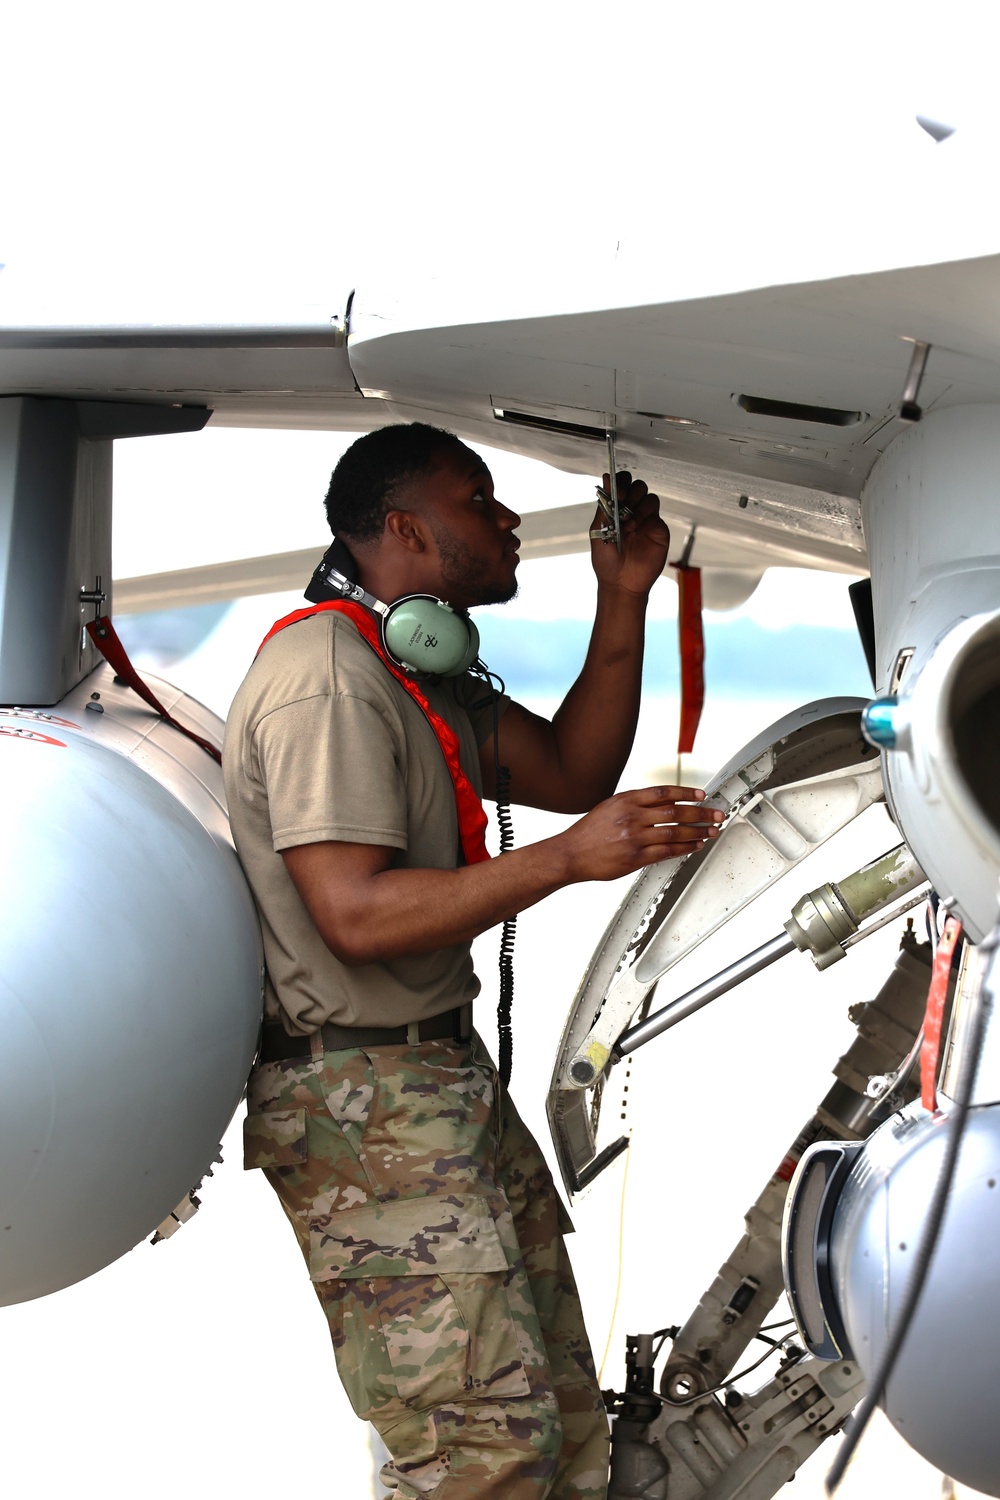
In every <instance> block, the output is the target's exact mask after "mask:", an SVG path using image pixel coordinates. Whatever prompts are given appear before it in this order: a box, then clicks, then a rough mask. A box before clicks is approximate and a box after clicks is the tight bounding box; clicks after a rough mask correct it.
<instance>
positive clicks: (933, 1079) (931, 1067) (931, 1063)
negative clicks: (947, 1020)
mask: <svg viewBox="0 0 1000 1500" xmlns="http://www.w3.org/2000/svg"><path fill="white" fill-rule="evenodd" d="M961 935H962V924H961V922H960V921H959V920H958V918H957V917H949V918H948V920H947V922H945V924H944V932H943V933H942V934H941V939H940V941H939V943H938V945H937V948H936V949H935V950H934V968H933V969H932V970H931V987H930V992H929V993H928V996H927V1010H926V1011H925V1013H924V1040H923V1043H922V1045H921V1048H920V1102H921V1104H922V1105H923V1106H924V1109H930V1110H934V1109H937V1073H938V1054H939V1052H940V1050H941V1022H942V1019H943V1017H944V1003H945V1000H946V999H947V998H948V979H949V976H950V974H951V960H952V957H953V956H954V953H955V945H956V943H957V942H958V940H959V938H960V937H961Z"/></svg>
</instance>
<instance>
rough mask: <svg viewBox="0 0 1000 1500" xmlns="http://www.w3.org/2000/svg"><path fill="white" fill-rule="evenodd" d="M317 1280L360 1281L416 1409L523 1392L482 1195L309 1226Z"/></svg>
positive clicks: (393, 1367) (500, 1265)
mask: <svg viewBox="0 0 1000 1500" xmlns="http://www.w3.org/2000/svg"><path fill="white" fill-rule="evenodd" d="M310 1274H311V1275H312V1278H313V1280H314V1281H315V1282H317V1283H320V1284H322V1283H324V1282H329V1281H333V1280H338V1281H341V1282H344V1281H363V1282H364V1283H365V1286H366V1290H367V1291H368V1293H369V1295H370V1302H369V1306H370V1309H371V1311H372V1312H375V1311H376V1310H377V1326H373V1327H372V1329H371V1332H372V1333H373V1334H374V1335H375V1336H376V1337H377V1335H378V1333H379V1332H380V1333H381V1336H382V1341H383V1343H384V1348H385V1356H386V1361H387V1365H388V1369H389V1371H390V1372H391V1378H392V1382H393V1384H394V1385H395V1387H396V1392H397V1394H398V1396H399V1399H400V1400H401V1401H402V1402H404V1403H405V1404H406V1405H407V1406H410V1407H414V1408H417V1409H424V1408H427V1407H433V1406H439V1405H441V1404H443V1403H447V1402H453V1401H462V1402H468V1401H469V1400H475V1399H480V1398H484V1397H485V1398H486V1399H496V1400H499V1399H504V1398H511V1397H518V1396H525V1395H527V1394H528V1393H529V1390H530V1385H529V1381H528V1377H527V1374H526V1372H525V1369H524V1365H523V1363H522V1359H521V1351H520V1347H519V1344H518V1339H517V1333H516V1330H515V1328H514V1323H513V1319H512V1317H511V1310H510V1304H509V1302H508V1298H507V1291H506V1287H505V1284H504V1283H505V1281H506V1279H507V1259H506V1256H505V1255H504V1252H503V1246H502V1245H501V1243H500V1238H499V1236H498V1234H497V1230H496V1226H495V1224H494V1222H493V1219H492V1217H491V1215H490V1211H489V1207H488V1205H487V1204H486V1203H485V1202H484V1200H483V1199H481V1198H474V1197H469V1198H461V1197H457V1196H451V1195H448V1196H447V1197H445V1196H443V1195H442V1196H435V1197H432V1198H404V1199H398V1200H396V1201H395V1202H392V1203H372V1204H366V1205H365V1206H364V1207H363V1208H354V1209H345V1210H343V1211H342V1212H341V1213H335V1214H332V1215H330V1218H329V1220H328V1221H327V1222H326V1223H325V1224H323V1225H322V1226H317V1225H314V1226H313V1228H312V1231H311V1242H310Z"/></svg>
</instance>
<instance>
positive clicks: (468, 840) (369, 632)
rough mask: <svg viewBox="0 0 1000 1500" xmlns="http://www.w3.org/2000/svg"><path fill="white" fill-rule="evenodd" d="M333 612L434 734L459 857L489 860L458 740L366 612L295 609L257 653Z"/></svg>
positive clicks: (483, 821)
mask: <svg viewBox="0 0 1000 1500" xmlns="http://www.w3.org/2000/svg"><path fill="white" fill-rule="evenodd" d="M327 609H336V610H339V612H340V613H341V614H344V615H347V616H348V618H349V619H350V620H352V621H353V622H354V624H355V625H356V626H357V628H358V630H359V632H360V633H361V635H363V636H364V638H365V640H366V641H367V642H368V644H369V646H371V648H372V650H373V651H374V652H375V653H376V655H377V656H378V657H379V658H380V659H381V661H382V662H383V664H384V665H385V667H386V669H387V670H388V671H390V672H391V673H392V675H393V677H395V679H396V681H397V682H399V683H400V684H401V685H402V686H403V687H404V688H405V689H406V691H407V692H408V693H409V695H410V697H411V698H412V699H413V701H414V703H416V704H417V706H418V707H419V708H420V710H421V711H422V713H423V715H424V718H425V719H426V720H427V722H428V724H429V725H430V726H431V728H432V729H433V731H434V737H435V739H436V740H437V742H438V744H439V745H440V746H441V753H442V754H443V755H444V759H445V764H446V765H447V767H448V774H449V775H450V776H451V781H452V786H453V787H454V788H455V808H456V811H457V813H458V832H459V836H460V838H461V840H462V853H463V854H464V855H465V862H466V864H467V865H476V864H479V863H480V862H481V861H482V860H484V859H489V857H490V855H489V850H488V849H487V848H486V826H487V821H488V820H487V817H486V811H485V809H484V807H483V804H482V802H481V801H480V800H479V798H478V797H477V795H476V792H475V788H474V787H473V785H472V783H471V781H470V780H469V778H468V776H466V774H465V772H464V771H463V770H462V765H461V761H460V760H459V754H458V736H457V735H456V733H455V731H454V730H453V729H452V727H451V725H450V724H446V723H445V721H444V719H442V717H441V715H440V714H436V713H435V712H434V710H433V709H432V708H431V706H430V704H429V703H428V701H427V699H426V698H425V697H424V695H423V693H422V692H421V691H420V689H419V687H418V686H417V684H416V683H415V682H414V681H413V680H412V679H411V678H409V677H407V676H406V675H405V673H403V672H401V671H400V670H399V668H398V667H397V666H395V665H394V664H393V663H392V662H391V661H389V659H388V657H387V656H386V655H385V652H384V651H383V650H382V642H381V639H380V638H379V629H378V626H377V625H376V623H375V621H374V619H373V618H372V616H371V613H370V611H369V610H367V609H365V608H364V606H363V605H361V604H355V603H353V602H352V601H351V600H349V599H330V600H327V601H326V603H324V604H314V605H312V606H311V608H309V609H297V610H295V611H294V613H293V614H290V615H286V616H285V618H284V619H283V620H279V621H278V622H277V624H276V625H273V626H272V627H271V629H270V630H269V631H268V633H267V635H266V636H265V637H264V639H263V640H262V641H261V643H260V647H258V651H259V650H260V649H261V648H262V647H264V646H266V645H267V643H268V641H269V640H270V639H271V637H272V635H277V633H278V631H279V630H284V628H285V626H286V625H296V624H298V622H299V620H308V619H309V618H310V616H311V615H318V614H321V613H322V612H323V611H324V610H327Z"/></svg>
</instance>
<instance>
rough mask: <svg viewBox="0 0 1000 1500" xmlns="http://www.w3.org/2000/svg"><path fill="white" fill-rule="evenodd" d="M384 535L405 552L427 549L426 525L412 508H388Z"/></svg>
mask: <svg viewBox="0 0 1000 1500" xmlns="http://www.w3.org/2000/svg"><path fill="white" fill-rule="evenodd" d="M385 537H386V539H387V540H391V541H393V542H395V543H397V545H398V546H400V547H405V549H406V551H407V552H425V551H426V550H427V530H426V525H425V523H424V522H423V521H422V520H421V518H420V517H419V516H418V515H416V514H415V513H414V512H413V511H412V510H390V511H389V512H388V514H387V515H386V518H385Z"/></svg>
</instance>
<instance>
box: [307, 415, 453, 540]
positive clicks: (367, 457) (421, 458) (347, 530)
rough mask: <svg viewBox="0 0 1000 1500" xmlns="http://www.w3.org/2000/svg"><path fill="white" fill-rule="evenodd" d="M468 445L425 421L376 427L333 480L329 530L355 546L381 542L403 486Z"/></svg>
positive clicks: (360, 441)
mask: <svg viewBox="0 0 1000 1500" xmlns="http://www.w3.org/2000/svg"><path fill="white" fill-rule="evenodd" d="M464 446H465V444H464V443H463V442H462V440H461V438H459V437H456V436H455V434H454V433H453V432H446V431H445V430H444V428H443V427H430V426H428V425H427V423H425V422H407V423H394V424H393V425H392V426H391V427H377V428H376V429H375V431H374V432H369V433H366V435H365V436H364V437H360V438H358V440H357V442H356V443H352V444H351V446H350V447H349V448H348V450H347V452H346V453H344V454H343V455H342V456H341V459H340V462H339V463H338V464H337V467H336V468H335V469H334V471H333V474H332V475H331V477H330V488H329V489H328V490H327V492H326V518H327V520H328V521H329V523H330V530H331V531H332V532H333V534H334V536H344V537H346V538H347V540H348V541H352V542H374V541H378V539H379V538H380V537H381V535H382V530H383V526H384V523H385V518H386V515H387V514H388V513H389V511H390V510H391V509H392V507H393V503H394V501H395V498H396V494H397V492H398V491H399V489H400V488H401V486H402V485H404V484H407V483H408V482H409V481H410V480H412V479H416V478H419V477H420V476H422V475H424V474H428V473H430V471H431V470H432V469H433V467H434V460H435V457H436V456H437V454H439V453H440V452H441V450H442V449H443V448H444V449H447V448H452V447H454V448H463V447H464Z"/></svg>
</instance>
